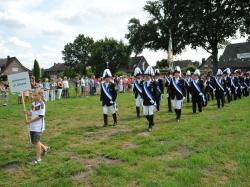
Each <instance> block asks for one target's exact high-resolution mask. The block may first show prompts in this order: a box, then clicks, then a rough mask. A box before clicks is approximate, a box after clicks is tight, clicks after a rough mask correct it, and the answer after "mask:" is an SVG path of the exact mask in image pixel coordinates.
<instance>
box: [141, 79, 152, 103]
mask: <svg viewBox="0 0 250 187" xmlns="http://www.w3.org/2000/svg"><path fill="white" fill-rule="evenodd" d="M143 87H144V90H145V92H146V95H147V96H148V98H149V99H150V102H154V99H153V96H152V94H151V93H150V91H149V90H148V87H147V82H144V84H143Z"/></svg>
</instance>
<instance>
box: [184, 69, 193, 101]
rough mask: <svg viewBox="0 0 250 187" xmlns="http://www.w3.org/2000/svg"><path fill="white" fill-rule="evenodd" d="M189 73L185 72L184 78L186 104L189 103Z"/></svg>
mask: <svg viewBox="0 0 250 187" xmlns="http://www.w3.org/2000/svg"><path fill="white" fill-rule="evenodd" d="M191 75H192V74H191V72H190V71H189V70H188V71H187V72H186V77H185V88H186V97H187V102H188V103H189V102H190V82H191Z"/></svg>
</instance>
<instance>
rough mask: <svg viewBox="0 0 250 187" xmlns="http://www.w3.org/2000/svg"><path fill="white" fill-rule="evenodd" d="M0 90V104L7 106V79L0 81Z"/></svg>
mask: <svg viewBox="0 0 250 187" xmlns="http://www.w3.org/2000/svg"><path fill="white" fill-rule="evenodd" d="M0 91H1V93H2V105H3V106H7V105H8V100H9V97H8V95H9V93H8V92H9V84H8V82H7V81H5V82H1V83H0Z"/></svg>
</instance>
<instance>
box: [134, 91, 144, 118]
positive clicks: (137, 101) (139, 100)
mask: <svg viewBox="0 0 250 187" xmlns="http://www.w3.org/2000/svg"><path fill="white" fill-rule="evenodd" d="M142 103H143V100H142V98H141V96H140V95H138V96H137V97H136V98H135V106H136V114H137V117H138V118H140V108H141V106H142Z"/></svg>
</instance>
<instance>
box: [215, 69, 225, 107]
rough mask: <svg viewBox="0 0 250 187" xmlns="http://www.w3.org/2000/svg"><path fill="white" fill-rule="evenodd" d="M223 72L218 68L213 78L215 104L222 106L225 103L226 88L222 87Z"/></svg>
mask: <svg viewBox="0 0 250 187" xmlns="http://www.w3.org/2000/svg"><path fill="white" fill-rule="evenodd" d="M222 75H223V72H222V70H221V69H218V71H217V74H216V77H215V78H214V86H215V97H216V100H217V106H218V108H220V106H222V107H224V104H225V95H226V90H225V89H224V87H225V85H224V82H223V78H222Z"/></svg>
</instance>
